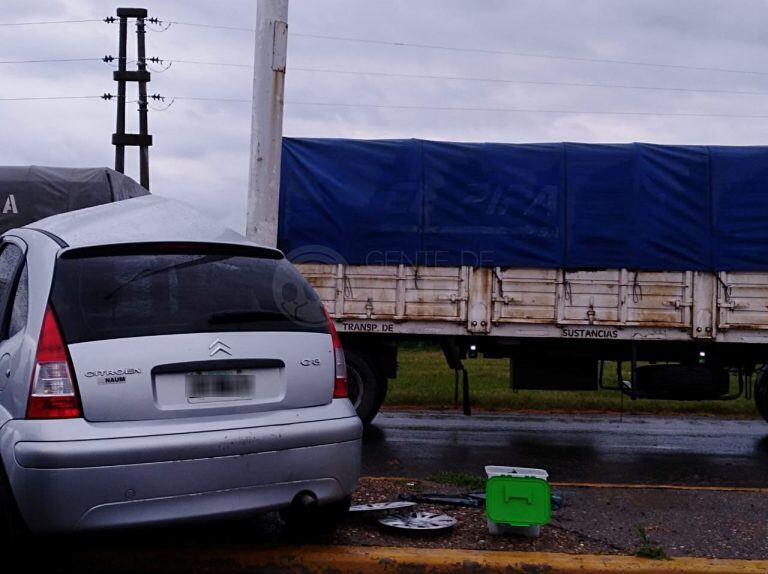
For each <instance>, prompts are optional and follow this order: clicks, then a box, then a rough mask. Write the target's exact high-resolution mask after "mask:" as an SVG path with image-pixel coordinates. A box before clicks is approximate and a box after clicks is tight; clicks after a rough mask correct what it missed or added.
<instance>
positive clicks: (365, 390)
mask: <svg viewBox="0 0 768 574" xmlns="http://www.w3.org/2000/svg"><path fill="white" fill-rule="evenodd" d="M344 355H345V357H346V359H347V382H348V385H349V400H350V401H352V404H353V405H354V407H355V410H356V411H357V416H359V417H360V420H362V421H363V424H364V425H368V424H370V423H371V421H373V419H374V418H375V417H376V415H377V414H378V412H379V408H381V404H382V403H383V402H384V399H385V398H386V396H387V378H386V377H385V376H384V375H383V374H382V373H381V371H380V370H379V369H378V368H377V367H376V364H375V363H374V362H373V361H371V360H370V358H369V357H368V355H367V354H364V353H361V352H358V351H357V350H346V349H345V350H344Z"/></svg>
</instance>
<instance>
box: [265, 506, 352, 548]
mask: <svg viewBox="0 0 768 574" xmlns="http://www.w3.org/2000/svg"><path fill="white" fill-rule="evenodd" d="M351 504H352V498H351V497H346V498H343V499H341V500H337V501H335V502H330V503H327V504H321V505H313V506H309V507H304V508H301V507H296V506H290V507H288V508H285V509H283V510H281V511H280V518H282V520H283V522H284V523H285V529H286V532H287V533H288V534H289V536H292V537H298V538H302V539H303V538H316V537H318V536H323V535H324V534H329V533H332V532H334V531H335V530H336V528H337V527H338V526H339V525H340V524H341V523H342V521H343V520H344V518H345V517H346V516H347V513H348V512H349V507H350V505H351Z"/></svg>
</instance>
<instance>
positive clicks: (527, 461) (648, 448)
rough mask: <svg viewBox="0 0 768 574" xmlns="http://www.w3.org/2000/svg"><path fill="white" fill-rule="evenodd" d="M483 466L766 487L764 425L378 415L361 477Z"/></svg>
mask: <svg viewBox="0 0 768 574" xmlns="http://www.w3.org/2000/svg"><path fill="white" fill-rule="evenodd" d="M486 464H498V465H509V466H528V467H536V468H544V469H546V470H548V471H549V474H550V480H552V481H559V482H572V481H573V482H598V483H639V484H683V485H694V486H699V485H711V486H739V487H768V423H765V422H764V421H762V420H727V419H718V418H712V417H681V416H679V417H674V418H672V417H656V416H637V415H630V416H628V415H624V416H623V417H619V415H614V414H606V415H538V414H537V415H531V414H507V413H504V414H476V415H473V416H472V417H465V416H463V415H461V414H452V413H451V414H446V413H428V412H396V411H389V412H383V413H381V414H380V415H379V416H378V417H377V418H376V419H375V421H374V423H373V426H372V428H371V429H370V430H369V431H368V432H367V433H366V436H365V439H364V447H363V474H364V475H368V476H407V477H414V478H426V477H428V476H430V475H433V474H435V473H437V472H440V471H456V472H468V473H474V474H483V467H484V466H485V465H486Z"/></svg>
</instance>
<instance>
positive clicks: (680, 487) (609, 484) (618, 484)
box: [361, 476, 768, 494]
mask: <svg viewBox="0 0 768 574" xmlns="http://www.w3.org/2000/svg"><path fill="white" fill-rule="evenodd" d="M361 478H363V479H365V480H375V481H387V480H392V481H397V482H425V481H426V479H424V478H412V477H407V476H363V477H361ZM549 484H551V485H552V486H556V487H560V488H619V489H635V490H643V489H653V490H701V491H705V492H706V491H712V492H754V493H758V494H766V493H768V487H751V486H706V485H695V486H694V485H686V484H636V483H621V482H568V481H562V482H561V481H554V482H550V483H549Z"/></svg>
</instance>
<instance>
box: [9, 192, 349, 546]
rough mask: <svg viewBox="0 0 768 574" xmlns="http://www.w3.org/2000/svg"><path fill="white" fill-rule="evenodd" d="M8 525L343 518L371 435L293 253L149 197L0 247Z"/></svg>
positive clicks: (49, 222)
mask: <svg viewBox="0 0 768 574" xmlns="http://www.w3.org/2000/svg"><path fill="white" fill-rule="evenodd" d="M0 340H1V342H0V455H1V456H2V468H0V525H3V524H5V525H6V528H7V525H9V524H10V525H12V526H13V527H14V528H19V529H24V528H25V527H26V528H27V529H29V530H30V531H32V532H60V531H72V530H85V529H96V528H106V527H122V526H131V525H143V524H150V523H152V524H157V523H168V522H175V521H183V520H191V519H201V518H212V517H228V516H238V515H248V514H253V513H258V512H263V511H269V510H280V509H283V510H286V511H287V512H286V515H287V516H300V515H301V511H302V510H303V509H304V508H307V509H309V508H316V509H317V508H320V509H323V508H325V509H334V510H339V509H341V510H343V509H344V507H345V506H348V504H349V502H348V501H349V497H350V494H351V492H352V490H353V489H354V487H355V485H356V482H357V479H358V476H359V472H360V449H361V433H362V425H361V423H360V420H359V419H358V417H357V416H356V414H355V410H354V408H353V407H352V405H351V403H350V402H349V400H348V399H347V398H346V378H345V376H346V373H345V364H344V355H343V351H342V349H341V345H340V343H339V339H338V337H337V336H336V334H335V330H334V328H333V325H332V323H331V322H330V321H329V320H328V317H327V314H326V313H325V311H324V309H323V307H322V305H321V304H320V302H319V299H318V297H317V295H316V294H315V292H314V291H313V290H312V288H311V287H310V286H309V285H308V284H307V283H306V282H305V281H304V279H303V278H302V277H301V276H300V275H299V273H298V272H297V271H296V270H295V269H294V268H293V266H292V265H291V264H290V263H289V262H287V261H286V260H285V259H284V257H283V255H282V254H281V253H280V252H279V251H277V250H273V249H268V248H264V247H259V246H258V245H255V244H253V243H251V242H249V241H248V240H246V239H245V238H244V237H242V236H241V235H239V234H237V233H235V232H234V231H231V230H228V229H226V228H223V227H221V226H219V225H218V224H216V223H214V222H212V221H211V220H209V219H207V218H206V217H204V216H202V215H200V214H199V213H198V212H196V211H194V210H193V209H191V208H189V207H187V206H186V205H185V204H182V203H177V202H172V201H169V200H165V199H162V198H159V197H157V196H147V197H141V198H136V199H130V200H127V201H123V202H119V203H114V204H108V205H102V206H98V207H93V208H89V209H84V210H81V211H76V212H71V213H65V214H61V215H56V216H53V217H50V218H47V219H44V220H41V221H38V222H36V223H34V224H32V225H30V226H28V227H24V228H21V229H15V230H12V231H8V232H7V233H5V234H4V235H3V237H2V244H1V245H0Z"/></svg>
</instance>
